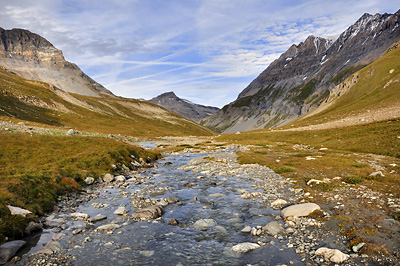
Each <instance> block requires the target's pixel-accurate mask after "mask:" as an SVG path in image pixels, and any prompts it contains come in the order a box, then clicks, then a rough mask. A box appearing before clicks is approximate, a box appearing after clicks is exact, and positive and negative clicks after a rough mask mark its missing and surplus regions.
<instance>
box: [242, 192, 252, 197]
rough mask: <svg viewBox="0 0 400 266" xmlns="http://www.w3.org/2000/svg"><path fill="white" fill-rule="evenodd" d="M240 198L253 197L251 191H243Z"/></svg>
mask: <svg viewBox="0 0 400 266" xmlns="http://www.w3.org/2000/svg"><path fill="white" fill-rule="evenodd" d="M240 198H242V199H251V194H250V193H249V192H245V193H243V194H242V195H241V196H240Z"/></svg>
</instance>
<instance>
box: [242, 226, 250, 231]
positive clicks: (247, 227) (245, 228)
mask: <svg viewBox="0 0 400 266" xmlns="http://www.w3.org/2000/svg"><path fill="white" fill-rule="evenodd" d="M241 232H242V233H250V232H251V227H250V226H248V225H246V226H245V227H244V228H243V229H242V231H241Z"/></svg>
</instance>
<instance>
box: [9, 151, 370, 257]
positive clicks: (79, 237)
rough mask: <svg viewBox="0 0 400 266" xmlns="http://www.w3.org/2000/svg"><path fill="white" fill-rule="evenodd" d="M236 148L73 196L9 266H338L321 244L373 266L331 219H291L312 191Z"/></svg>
mask: <svg viewBox="0 0 400 266" xmlns="http://www.w3.org/2000/svg"><path fill="white" fill-rule="evenodd" d="M236 149H238V147H233V146H232V147H225V148H220V149H217V150H215V151H205V150H195V149H186V150H184V151H182V152H170V153H166V154H164V159H163V160H161V161H159V162H158V163H157V164H156V166H155V167H154V168H148V169H147V170H145V171H143V172H138V173H136V174H135V175H132V176H129V177H126V178H125V177H121V176H120V177H118V178H116V180H114V181H112V182H102V183H96V184H94V185H93V186H91V187H88V188H87V190H86V191H85V192H83V193H81V194H80V195H75V196H70V197H68V198H64V200H63V201H61V202H60V204H59V205H58V210H57V211H55V212H54V213H52V214H51V215H49V216H48V217H46V218H45V219H44V221H43V222H44V224H45V226H46V228H47V229H45V230H44V231H43V232H42V233H41V234H39V235H36V236H33V237H31V243H30V245H29V246H28V247H27V248H25V250H23V251H22V252H21V253H20V254H19V258H17V259H14V261H13V262H10V263H9V265H14V264H16V265H334V264H335V263H333V262H331V260H330V259H329V256H328V257H327V256H324V255H320V254H319V253H318V252H317V250H318V249H319V248H321V247H327V248H331V249H332V250H338V251H339V250H341V251H342V252H343V256H344V258H346V262H345V264H346V265H360V264H361V265H363V264H365V263H366V262H367V259H368V258H364V257H361V256H358V255H356V254H352V255H351V256H348V255H347V254H346V253H349V252H348V250H347V249H346V246H345V242H344V241H345V239H343V237H342V236H341V235H340V234H339V232H331V231H327V230H325V229H324V222H323V221H322V220H317V219H312V218H309V217H307V216H305V217H300V218H292V217H285V219H283V218H282V216H281V208H284V207H286V206H288V205H293V204H296V203H298V201H299V199H300V198H302V197H303V196H304V192H303V190H302V189H295V186H294V185H293V184H292V183H291V182H290V181H289V180H288V179H286V178H284V177H281V176H280V175H278V174H276V173H275V172H273V171H272V170H270V169H269V168H267V167H263V166H259V165H240V164H238V163H237V159H236V153H235V150H236ZM323 215H324V216H325V218H329V213H324V214H323ZM325 220H326V219H325ZM316 252H317V253H316ZM23 253H25V254H24V255H23ZM369 265H374V264H371V263H370V264H369Z"/></svg>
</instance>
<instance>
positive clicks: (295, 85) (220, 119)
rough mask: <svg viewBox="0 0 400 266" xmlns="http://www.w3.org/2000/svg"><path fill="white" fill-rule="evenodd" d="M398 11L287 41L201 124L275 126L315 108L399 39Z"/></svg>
mask: <svg viewBox="0 0 400 266" xmlns="http://www.w3.org/2000/svg"><path fill="white" fill-rule="evenodd" d="M399 24H400V10H399V11H398V12H396V13H395V14H383V15H381V14H376V15H370V14H364V15H363V16H362V17H361V18H360V19H359V20H358V21H357V22H356V23H355V24H353V25H352V26H350V27H349V28H348V29H347V30H346V31H344V32H343V33H342V34H341V35H340V36H339V37H338V38H337V39H336V40H328V39H325V38H321V37H315V36H309V37H308V38H307V39H306V40H305V41H304V42H302V43H300V44H298V45H292V46H291V47H290V48H289V49H288V50H287V51H286V52H285V53H283V54H282V55H281V56H280V57H279V58H278V59H277V60H275V61H274V62H272V63H271V64H270V65H269V66H268V67H267V69H265V70H264V71H263V72H262V73H261V74H260V75H259V76H258V77H257V78H256V79H255V80H253V81H252V82H251V83H250V84H249V85H248V86H247V87H246V88H245V89H244V90H243V91H242V92H241V93H240V94H239V96H238V98H237V99H236V100H235V101H234V102H232V103H230V104H228V105H226V106H225V107H224V108H222V109H221V110H220V111H218V112H217V113H215V114H214V115H212V116H210V117H208V118H206V119H204V120H203V121H202V122H201V123H202V124H203V125H205V126H208V127H210V128H213V129H216V130H217V131H220V132H235V131H246V130H253V129H260V128H266V127H275V126H279V125H282V124H284V123H287V122H289V121H291V120H293V119H295V118H297V117H299V116H301V115H303V114H306V113H308V112H309V111H311V110H314V109H315V108H316V107H318V106H319V105H320V104H321V103H322V102H323V101H324V100H326V99H327V98H328V97H329V94H330V91H331V90H332V89H333V88H334V87H335V85H337V84H338V83H340V82H341V81H343V80H344V78H345V77H347V76H349V75H350V74H352V73H354V72H355V71H356V70H358V69H359V68H361V67H362V66H365V65H367V64H369V63H371V62H373V61H375V60H376V59H378V58H379V57H380V56H381V55H382V53H383V52H384V51H385V50H386V49H387V48H389V46H390V45H391V44H393V43H394V42H395V41H396V40H398V39H399V38H400V27H399V26H400V25H399Z"/></svg>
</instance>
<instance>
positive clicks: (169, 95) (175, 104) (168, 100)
mask: <svg viewBox="0 0 400 266" xmlns="http://www.w3.org/2000/svg"><path fill="white" fill-rule="evenodd" d="M149 102H151V103H155V104H157V105H160V106H162V107H164V108H166V109H168V110H170V111H172V112H175V113H177V114H180V115H181V116H183V117H186V118H188V119H190V120H192V121H195V122H200V120H202V119H203V118H205V117H208V116H210V115H212V114H213V113H215V112H216V111H218V110H219V108H217V107H211V106H204V105H200V104H195V103H192V102H190V101H188V100H184V99H181V98H179V97H178V96H176V95H175V93H173V92H166V93H163V94H161V95H159V96H157V97H154V98H153V99H151V100H149Z"/></svg>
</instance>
